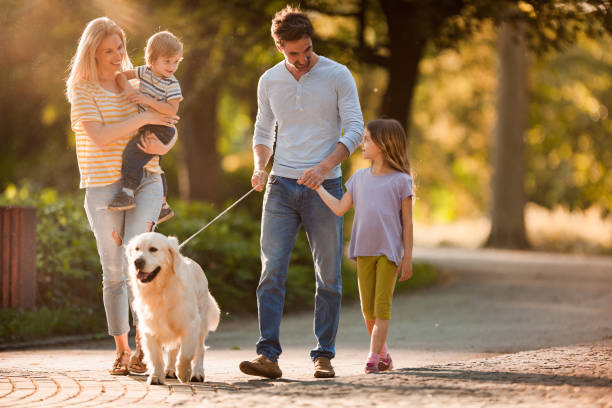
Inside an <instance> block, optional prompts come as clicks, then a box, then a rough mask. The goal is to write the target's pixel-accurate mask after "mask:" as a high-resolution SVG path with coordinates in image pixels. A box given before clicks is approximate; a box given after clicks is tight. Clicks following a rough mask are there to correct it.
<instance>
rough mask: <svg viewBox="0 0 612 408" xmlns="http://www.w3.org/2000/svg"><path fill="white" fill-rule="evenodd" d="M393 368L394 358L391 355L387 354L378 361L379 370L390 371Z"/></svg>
mask: <svg viewBox="0 0 612 408" xmlns="http://www.w3.org/2000/svg"><path fill="white" fill-rule="evenodd" d="M389 370H393V360H391V355H390V354H387V357H382V358H381V359H380V360H379V361H378V371H389Z"/></svg>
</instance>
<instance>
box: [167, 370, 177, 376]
mask: <svg viewBox="0 0 612 408" xmlns="http://www.w3.org/2000/svg"><path fill="white" fill-rule="evenodd" d="M166 378H176V371H175V370H174V368H168V369H167V370H166Z"/></svg>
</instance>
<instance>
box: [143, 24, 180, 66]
mask: <svg viewBox="0 0 612 408" xmlns="http://www.w3.org/2000/svg"><path fill="white" fill-rule="evenodd" d="M182 52H183V43H182V42H181V40H179V39H178V38H176V36H175V35H174V34H172V33H171V32H170V31H160V32H159V33H155V34H153V35H152V36H151V37H150V38H149V40H148V41H147V46H146V47H145V59H146V61H147V64H148V65H151V64H153V63H154V62H155V61H156V60H157V59H158V58H160V57H173V56H175V55H177V54H178V53H182Z"/></svg>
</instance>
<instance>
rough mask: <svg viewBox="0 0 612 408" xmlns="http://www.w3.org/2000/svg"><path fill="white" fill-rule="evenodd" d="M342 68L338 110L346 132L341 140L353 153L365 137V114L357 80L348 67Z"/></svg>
mask: <svg viewBox="0 0 612 408" xmlns="http://www.w3.org/2000/svg"><path fill="white" fill-rule="evenodd" d="M342 68H343V69H342V70H340V74H339V75H338V112H339V114H340V120H341V121H342V128H343V129H344V132H343V135H342V137H341V138H340V140H339V142H340V143H342V144H343V145H345V146H346V148H347V149H348V151H349V152H350V153H351V154H352V153H353V152H354V151H355V149H356V148H357V146H359V145H360V144H361V140H362V139H363V115H362V113H361V107H360V105H359V95H358V93H357V85H356V84H355V80H354V79H353V76H352V75H351V72H350V71H349V70H348V68H346V67H345V66H342Z"/></svg>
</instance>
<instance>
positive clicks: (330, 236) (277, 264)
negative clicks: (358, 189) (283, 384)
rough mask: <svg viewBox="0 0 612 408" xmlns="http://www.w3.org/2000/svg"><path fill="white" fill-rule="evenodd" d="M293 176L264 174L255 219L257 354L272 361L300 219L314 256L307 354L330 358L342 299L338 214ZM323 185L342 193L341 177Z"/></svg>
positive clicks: (275, 355) (278, 348)
mask: <svg viewBox="0 0 612 408" xmlns="http://www.w3.org/2000/svg"><path fill="white" fill-rule="evenodd" d="M296 181H297V180H295V179H289V178H285V177H278V176H270V178H269V180H268V184H267V186H266V193H265V195H264V202H263V214H262V221H261V263H262V272H261V278H260V280H259V286H258V287H257V307H258V313H259V331H260V336H261V337H260V339H259V341H258V342H257V354H263V355H265V356H266V357H268V358H269V359H270V360H272V361H277V360H278V356H279V355H280V354H281V352H282V348H281V345H280V340H279V331H280V323H281V319H282V315H283V308H284V304H285V290H286V288H285V282H286V278H287V269H288V268H289V258H290V256H291V251H292V250H293V247H294V245H295V241H296V238H297V234H298V231H299V229H300V227H301V226H302V225H304V229H305V231H306V236H307V238H308V243H309V244H310V249H311V251H312V257H313V260H314V272H315V279H316V292H315V311H314V334H315V337H316V339H317V346H316V348H315V349H313V350H311V352H310V357H311V358H312V359H313V360H314V359H315V358H317V357H321V356H323V357H328V358H333V357H334V355H335V341H336V332H337V331H338V323H339V321H340V302H341V299H342V277H341V274H340V264H341V260H342V217H338V216H337V215H335V214H334V213H333V212H332V211H331V210H330V209H329V208H328V207H327V206H326V205H325V203H324V202H323V201H322V200H321V198H320V197H319V195H318V194H317V192H316V191H314V190H311V189H310V188H308V187H306V186H303V185H300V184H297V182H296ZM323 187H325V189H326V190H327V191H329V192H330V193H331V194H332V195H334V196H335V197H337V198H340V197H342V178H341V177H338V178H336V179H330V180H325V182H324V183H323Z"/></svg>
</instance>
